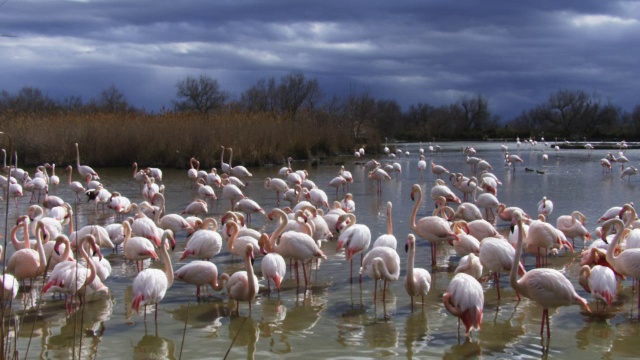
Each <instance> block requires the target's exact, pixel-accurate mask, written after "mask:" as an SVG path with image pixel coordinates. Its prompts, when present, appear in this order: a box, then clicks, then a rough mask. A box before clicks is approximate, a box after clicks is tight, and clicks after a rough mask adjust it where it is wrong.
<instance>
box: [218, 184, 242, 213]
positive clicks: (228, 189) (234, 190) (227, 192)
mask: <svg viewBox="0 0 640 360" xmlns="http://www.w3.org/2000/svg"><path fill="white" fill-rule="evenodd" d="M222 198H223V199H225V200H229V203H230V204H231V211H233V205H234V203H235V202H236V201H238V200H240V199H244V198H245V196H244V194H243V193H242V190H240V188H239V187H237V186H236V185H234V184H229V183H228V184H225V185H224V186H223V187H222Z"/></svg>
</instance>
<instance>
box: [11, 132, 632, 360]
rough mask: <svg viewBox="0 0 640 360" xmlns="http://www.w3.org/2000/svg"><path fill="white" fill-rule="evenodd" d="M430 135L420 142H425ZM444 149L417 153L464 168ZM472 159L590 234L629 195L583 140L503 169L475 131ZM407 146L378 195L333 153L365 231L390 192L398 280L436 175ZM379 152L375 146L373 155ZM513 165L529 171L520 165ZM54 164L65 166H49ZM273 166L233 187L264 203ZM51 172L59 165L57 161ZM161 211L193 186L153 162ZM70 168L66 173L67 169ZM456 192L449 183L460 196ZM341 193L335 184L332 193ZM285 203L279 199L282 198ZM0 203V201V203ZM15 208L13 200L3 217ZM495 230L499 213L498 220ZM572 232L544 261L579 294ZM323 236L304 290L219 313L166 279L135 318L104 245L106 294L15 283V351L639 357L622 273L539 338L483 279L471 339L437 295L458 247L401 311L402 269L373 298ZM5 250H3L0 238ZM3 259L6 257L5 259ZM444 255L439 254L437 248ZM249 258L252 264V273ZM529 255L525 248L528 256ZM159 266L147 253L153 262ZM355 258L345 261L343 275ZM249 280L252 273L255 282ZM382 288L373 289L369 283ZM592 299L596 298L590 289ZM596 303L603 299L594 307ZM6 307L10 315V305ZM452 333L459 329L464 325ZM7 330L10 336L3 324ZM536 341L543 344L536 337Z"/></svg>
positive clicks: (357, 165)
mask: <svg viewBox="0 0 640 360" xmlns="http://www.w3.org/2000/svg"><path fill="white" fill-rule="evenodd" d="M427 145H428V144H425V148H426V147H427ZM439 145H441V146H442V147H443V150H444V151H443V152H440V153H437V154H435V153H433V154H432V153H428V151H427V154H426V155H427V160H428V161H429V160H433V161H434V162H436V163H437V164H441V165H444V166H445V167H447V168H449V169H450V170H451V171H454V172H463V173H465V174H467V175H469V174H470V167H469V165H467V164H465V159H466V158H465V156H464V155H463V154H462V152H461V147H463V146H465V145H467V144H463V143H444V144H439ZM470 145H473V146H474V147H475V148H476V150H477V151H478V153H477V155H476V156H478V157H481V158H484V159H486V160H488V161H489V162H490V163H491V164H492V165H493V167H494V171H493V172H494V173H495V174H496V175H497V176H498V177H499V178H500V179H501V181H502V182H503V184H504V185H503V186H501V187H500V188H499V190H498V197H499V199H500V200H501V201H502V202H504V203H506V204H507V205H509V206H519V207H521V208H523V209H524V210H525V211H527V212H528V213H530V214H535V213H536V212H537V202H538V201H539V200H540V199H541V198H542V196H547V197H548V198H550V199H552V200H553V202H554V204H555V207H554V211H553V214H552V215H551V217H550V222H551V223H552V224H555V219H556V218H557V217H558V216H559V215H563V214H570V213H571V212H572V211H573V210H580V211H581V212H582V213H584V214H585V215H586V216H587V224H586V226H587V227H588V228H589V229H590V231H591V232H592V234H594V230H595V227H596V221H597V219H598V218H599V217H600V215H601V214H602V213H603V212H604V211H605V210H606V209H608V208H609V207H611V206H621V205H622V204H624V203H626V202H629V201H633V200H635V198H636V196H635V195H636V192H637V190H638V184H640V179H638V178H637V177H632V178H631V181H630V182H623V181H621V180H620V176H619V172H620V166H619V165H616V166H614V171H613V174H612V175H603V174H602V168H601V167H600V164H599V159H600V158H602V157H603V156H604V155H605V154H606V152H607V151H604V150H599V151H594V152H593V154H592V155H591V156H590V157H589V156H588V153H587V151H586V150H571V151H570V150H561V151H559V152H558V153H556V152H555V151H553V150H549V149H548V150H547V152H548V155H549V160H548V161H547V162H546V163H543V161H542V157H541V154H542V152H541V151H540V150H541V149H542V148H543V145H538V146H537V148H538V150H531V149H530V148H529V147H527V146H525V145H522V146H521V147H520V148H519V149H518V148H517V147H516V144H514V143H510V144H508V145H509V147H510V149H511V151H512V152H513V153H517V154H518V155H520V156H521V157H522V158H523V159H524V161H525V162H524V164H519V166H518V168H517V170H516V172H515V173H510V172H508V171H507V170H506V169H505V168H504V166H503V160H502V152H501V151H500V144H499V143H474V144H470ZM400 148H401V149H402V150H403V151H407V150H408V151H410V152H411V155H410V156H408V157H407V156H401V157H398V158H396V159H394V161H396V162H398V163H400V164H401V165H402V169H403V172H402V174H401V175H400V176H399V179H398V180H396V179H393V180H391V181H386V182H384V183H383V185H382V195H380V196H378V195H376V186H375V183H373V182H371V181H369V180H368V179H367V178H366V175H365V171H364V166H363V165H362V164H363V162H364V161H366V160H368V159H369V158H367V157H365V158H363V159H355V158H353V157H351V156H345V157H342V158H339V159H336V163H338V162H343V163H344V165H345V167H346V169H347V170H349V171H351V172H352V174H353V175H354V178H355V179H354V183H353V184H351V186H350V192H351V193H353V195H354V199H355V201H356V206H357V210H356V212H355V213H356V215H357V217H358V222H359V223H362V224H366V225H367V226H369V227H370V229H371V233H372V238H373V239H372V241H373V240H375V238H377V237H378V236H379V235H381V234H383V233H386V220H385V203H386V202H387V201H391V202H392V203H393V226H394V233H395V236H396V237H397V239H398V243H399V246H398V252H399V255H400V259H401V266H402V269H403V270H402V272H401V280H402V278H403V277H404V272H405V271H404V268H405V266H406V257H407V255H406V253H405V252H404V251H403V246H402V245H403V244H404V241H405V239H406V236H407V234H409V232H410V229H409V215H410V212H411V209H412V207H413V202H412V201H411V199H410V196H409V195H410V191H411V185H412V184H414V183H418V184H420V185H421V186H422V187H423V189H424V191H425V195H426V196H425V198H426V199H425V200H424V201H423V203H422V204H421V207H420V210H419V213H418V215H419V216H425V215H430V213H431V211H432V209H433V203H432V201H431V200H430V199H428V191H429V189H430V187H431V186H432V185H433V183H434V180H435V175H433V174H431V173H430V172H429V171H427V173H426V175H425V178H424V179H421V177H420V173H419V172H418V170H417V161H418V144H408V145H406V146H405V145H402V146H401V147H400ZM626 155H627V157H628V158H629V159H630V160H631V164H634V163H635V162H636V161H637V159H638V158H639V157H640V151H639V150H628V151H626ZM379 160H380V161H381V162H383V163H384V162H385V161H386V160H387V158H381V159H379ZM292 166H293V167H294V168H295V169H307V170H308V172H309V175H310V178H311V179H312V180H313V181H314V182H315V183H316V184H317V185H318V186H319V187H321V188H322V189H324V190H325V191H326V192H327V194H328V195H329V199H330V200H334V199H335V198H336V194H335V190H334V189H333V188H331V187H329V185H328V183H329V181H330V180H331V179H332V178H333V177H334V176H336V175H337V174H338V170H339V168H340V166H339V165H322V166H311V165H310V164H309V163H306V162H294V163H293V164H292ZM524 167H528V168H530V169H537V170H540V172H544V173H543V174H542V173H539V172H536V171H525V170H524ZM58 168H64V167H63V166H60V164H58ZM279 168H280V166H279V165H278V166H273V167H263V168H260V169H256V168H252V169H250V171H251V172H253V175H254V176H253V180H251V181H250V184H249V186H247V187H246V188H245V190H244V192H245V194H246V195H247V196H249V197H251V198H252V199H254V200H256V201H257V202H258V203H260V204H261V205H262V206H263V207H264V208H265V209H267V210H269V209H271V208H272V207H274V206H276V198H275V193H274V192H267V191H266V190H265V189H264V186H263V180H264V178H265V177H267V176H270V177H274V176H276V175H277V172H278V170H279ZM59 171H60V170H59ZM98 171H99V173H100V174H101V179H102V182H103V183H104V185H105V187H106V188H108V189H109V190H111V191H119V192H120V193H122V194H123V195H125V196H128V197H129V198H130V199H131V200H132V201H142V196H141V195H140V192H139V188H138V184H137V183H135V182H134V180H133V179H132V177H131V174H132V171H131V170H129V169H98ZM163 171H164V182H163V183H164V184H165V186H166V190H165V194H166V198H167V211H168V212H174V213H179V212H180V211H181V210H182V209H184V208H185V206H186V205H187V204H188V203H189V202H191V200H192V199H193V198H194V197H195V196H196V195H197V194H196V192H195V191H193V190H192V189H191V187H190V181H189V180H188V178H187V174H186V173H187V171H186V170H172V169H163ZM58 175H59V176H60V177H61V179H62V180H63V181H61V185H60V186H59V188H58V189H55V190H52V193H56V194H57V195H59V196H61V197H62V198H64V199H65V200H67V201H69V202H73V201H74V195H73V194H72V193H71V192H70V191H69V190H68V188H67V186H66V179H67V177H66V176H64V175H65V174H63V173H58ZM74 177H75V179H76V180H77V178H78V176H77V174H75V173H74ZM459 195H460V194H459ZM339 196H340V197H341V196H342V192H340V193H339ZM285 204H286V203H283V204H282V205H285ZM28 205H29V204H28V199H27V198H26V197H25V198H24V199H21V200H20V202H19V208H20V213H24V212H25V211H26V209H27V207H28ZM5 206H6V205H4V204H3V205H1V206H0V210H2V213H4V209H5ZM228 208H229V204H228V202H227V201H223V200H219V201H218V202H217V203H216V205H215V206H214V207H213V208H210V212H211V213H212V216H214V217H216V218H219V217H220V216H221V214H223V213H224V212H225V211H226V210H228ZM76 213H77V214H78V221H79V224H78V225H80V226H82V225H85V224H89V223H97V224H102V225H105V224H108V223H111V222H113V221H114V217H113V216H110V215H109V214H107V215H102V214H101V215H98V216H95V215H94V214H93V206H92V205H91V204H86V203H82V204H79V205H78V207H77V209H76ZM15 218H16V212H15V208H14V207H13V205H12V204H11V206H10V214H9V224H13V223H14V221H15ZM252 226H253V227H256V228H261V227H266V230H267V231H268V232H271V231H272V230H273V229H274V226H273V225H270V224H267V223H266V221H265V218H264V217H261V216H255V217H254V221H253V224H252ZM498 226H499V228H500V229H501V230H503V231H505V230H506V226H507V225H506V224H505V223H500V222H499V223H498ZM185 236H186V235H185V234H178V236H177V240H178V246H177V248H176V249H175V251H174V252H173V253H171V254H170V255H171V259H172V262H173V267H174V269H177V268H179V267H181V266H183V265H184V264H186V262H184V261H178V259H179V257H180V255H181V253H182V250H183V249H184V246H185ZM582 246H583V244H582V242H581V241H576V253H575V254H572V253H567V254H562V255H561V256H559V257H556V258H552V259H551V260H550V266H551V267H553V268H556V269H561V270H564V271H565V273H566V275H567V277H568V278H569V279H571V281H572V283H573V284H574V286H575V287H576V290H577V291H578V293H579V294H580V295H582V296H583V297H586V298H588V299H590V296H589V295H588V294H586V293H585V291H584V290H583V289H582V287H580V286H579V285H578V283H577V277H578V267H579V266H578V262H579V261H576V259H575V258H576V256H577V254H578V251H579V250H580V249H581V248H582ZM335 248H336V244H335V242H328V243H325V244H323V250H324V251H325V253H326V254H327V256H328V259H327V260H326V261H323V262H322V263H321V264H320V266H319V269H318V270H317V271H316V270H314V272H313V275H312V276H313V285H312V286H310V287H309V288H308V289H306V290H305V289H304V288H303V287H297V286H296V281H295V277H289V276H290V273H289V274H288V275H287V280H286V281H284V282H283V284H282V286H283V288H282V291H281V292H280V294H279V295H278V294H277V293H271V294H269V293H267V292H266V291H261V292H260V293H259V295H258V296H257V298H256V300H255V301H254V303H253V304H252V312H251V314H249V309H248V306H247V304H246V303H244V304H241V305H240V316H237V315H231V309H232V308H233V307H234V305H233V303H232V302H229V301H227V296H226V294H225V292H224V291H223V292H220V293H216V292H213V291H212V290H211V289H209V291H208V296H206V297H205V298H204V299H201V300H200V301H196V297H195V287H193V286H191V285H187V284H185V283H183V282H180V281H176V282H174V284H173V286H172V287H171V288H170V289H169V290H168V292H167V294H166V296H165V298H164V300H163V301H162V303H161V304H160V306H159V310H158V312H159V313H158V321H157V323H156V322H155V321H154V315H155V312H154V311H152V309H151V308H149V309H148V311H149V313H148V314H147V320H146V322H145V321H144V318H143V315H142V314H139V315H138V314H135V313H134V314H132V313H131V311H130V309H129V308H130V304H131V300H132V290H131V284H132V281H133V278H134V277H135V275H136V269H135V265H134V264H133V263H128V262H127V261H125V260H124V259H123V256H122V255H121V254H110V253H109V251H108V250H106V249H103V253H104V254H105V255H106V256H107V258H108V259H109V260H110V261H111V263H112V267H113V272H112V274H111V277H110V278H109V279H108V280H107V281H106V282H105V283H106V285H107V286H108V287H109V289H110V292H111V296H110V298H108V299H107V298H105V299H103V300H98V301H93V302H91V303H89V304H86V306H84V308H82V309H81V310H80V311H78V312H76V313H73V314H71V315H68V314H66V313H65V311H64V303H63V300H59V299H57V298H53V297H52V296H50V295H46V296H44V297H42V299H40V294H39V287H36V289H34V290H33V291H32V292H31V293H28V294H23V293H22V292H21V293H20V294H19V295H18V300H17V301H16V303H15V304H14V306H13V309H14V311H13V312H12V314H14V316H15V319H17V320H16V321H18V322H21V325H20V326H19V331H18V333H17V350H18V352H19V356H20V357H21V358H24V357H27V358H34V357H42V358H70V357H71V356H72V354H73V352H74V349H75V353H76V356H78V355H77V354H78V352H79V351H80V348H81V351H82V358H100V359H105V358H118V359H120V358H141V359H146V358H180V357H182V358H184V359H193V358H212V357H213V358H222V357H224V356H225V355H228V357H229V358H266V357H275V356H281V357H286V358H311V357H313V358H374V357H375V358H379V357H387V358H432V357H433V358H461V357H475V356H480V355H481V356H483V357H486V358H504V357H514V356H517V357H520V358H539V357H546V356H549V357H558V358H579V357H580V358H585V359H586V358H602V357H604V358H618V357H626V356H629V357H631V356H637V349H638V346H637V339H638V335H640V334H639V333H640V324H639V323H638V311H637V309H636V307H635V304H636V299H637V298H636V295H635V294H634V293H632V291H631V281H630V280H626V281H624V282H622V287H621V289H620V292H619V296H618V299H617V301H616V302H615V304H614V305H613V306H612V307H610V308H609V309H607V310H605V311H600V312H599V313H593V314H587V313H585V312H584V311H583V310H582V309H581V308H579V307H578V306H571V307H563V308H559V309H555V310H551V311H550V313H551V332H552V337H551V340H550V342H549V343H548V344H547V343H546V341H545V342H544V343H543V342H541V339H540V337H539V335H538V333H539V329H540V320H541V314H542V309H541V308H540V307H539V306H538V305H536V304H535V303H533V302H531V301H529V300H527V299H524V300H523V301H521V302H517V301H516V296H515V293H514V292H513V291H512V290H511V288H510V287H509V285H508V279H507V276H503V277H502V280H501V285H502V287H503V297H502V299H501V300H498V299H497V294H496V291H495V288H494V287H493V284H492V283H491V282H488V283H485V284H483V286H484V288H485V306H484V320H483V323H482V329H481V330H480V331H478V332H475V333H472V336H471V338H470V339H465V338H464V335H462V337H461V338H460V337H458V332H457V318H455V317H453V316H451V315H450V314H448V312H447V311H446V310H445V308H444V306H443V305H442V295H443V293H444V292H445V289H446V287H447V285H448V283H449V281H450V279H451V277H452V269H453V268H454V267H455V266H456V264H457V262H458V258H457V257H456V256H455V253H454V252H453V250H452V248H451V247H449V246H447V247H442V249H439V254H438V257H439V259H440V260H439V270H438V271H435V272H432V278H433V280H432V287H431V292H430V293H429V295H428V297H427V298H426V299H425V303H424V304H420V301H419V300H418V301H417V303H416V304H417V306H416V309H415V310H414V311H413V312H412V311H411V308H410V300H409V297H408V296H407V294H406V292H405V290H404V287H403V285H402V281H401V280H400V281H397V282H395V283H392V284H390V286H389V288H388V290H387V293H386V301H385V302H384V303H383V302H382V301H381V296H380V295H381V293H379V294H378V302H377V303H376V304H374V302H373V288H374V287H373V285H374V284H373V281H372V280H371V279H369V278H367V277H366V276H365V277H364V279H363V282H362V284H361V285H360V284H359V283H358V281H357V277H356V278H355V279H356V281H355V282H354V283H353V284H351V283H350V277H349V264H348V263H347V262H346V261H345V257H344V254H343V253H336V251H335ZM7 251H8V252H9V253H8V254H7V255H8V256H10V255H11V253H12V252H13V249H12V246H11V245H9V247H8V250H7ZM7 258H8V257H7ZM442 259H446V260H442ZM212 261H213V262H214V263H215V264H216V265H217V266H218V270H219V271H221V272H222V271H224V272H228V273H231V272H234V271H237V270H240V269H242V267H243V263H242V261H241V260H240V259H238V258H232V257H231V256H230V255H229V253H228V252H226V249H223V252H222V253H220V254H219V255H217V256H216V257H214V258H213V259H212ZM259 263H260V260H257V261H256V263H255V265H254V269H255V271H256V273H257V274H258V275H259V272H260V265H259ZM430 263H431V261H430V249H429V245H428V243H427V242H426V241H425V240H421V239H418V247H417V255H416V266H419V267H425V268H427V269H429V270H431V269H430ZM532 265H533V260H532V259H531V257H528V258H527V261H526V267H527V268H528V269H529V268H531V267H532ZM151 266H153V267H161V264H159V263H153V264H151ZM356 273H357V269H354V276H357V275H356ZM265 284H266V283H265V282H264V280H261V285H265ZM379 291H380V289H379ZM590 305H591V306H592V308H593V309H595V303H594V302H593V301H592V300H591V299H590ZM601 308H602V307H601ZM11 319H13V317H11ZM463 333H464V331H463ZM10 335H11V337H12V340H11V341H12V342H13V336H14V334H13V333H11V334H10ZM547 346H548V347H547Z"/></svg>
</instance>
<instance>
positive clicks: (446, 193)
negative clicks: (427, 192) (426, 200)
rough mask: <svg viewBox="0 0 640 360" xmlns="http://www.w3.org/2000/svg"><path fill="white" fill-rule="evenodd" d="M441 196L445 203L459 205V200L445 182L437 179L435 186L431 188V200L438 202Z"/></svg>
mask: <svg viewBox="0 0 640 360" xmlns="http://www.w3.org/2000/svg"><path fill="white" fill-rule="evenodd" d="M440 196H442V197H444V198H445V199H446V200H447V202H452V203H457V204H460V203H461V202H462V201H460V198H459V197H457V196H456V194H454V193H453V191H451V189H449V187H448V186H447V185H445V182H444V181H443V180H442V179H437V180H436V182H435V185H434V186H433V187H432V188H431V199H433V200H434V201H436V200H438V198H439V197H440Z"/></svg>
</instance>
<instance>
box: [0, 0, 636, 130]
mask: <svg viewBox="0 0 640 360" xmlns="http://www.w3.org/2000/svg"><path fill="white" fill-rule="evenodd" d="M639 18H640V3H639V2H638V1H602V0H597V1H594V0H577V1H556V0H536V1H491V0H487V1H480V0H476V1H468V0H453V1H452V0H449V1H447V0H440V1H429V0H415V1H400V0H399V1H389V0H382V1H378V0H366V1H351V0H323V1H316V2H311V1H302V0H299V1H298V0H291V1H284V0H280V1H269V0H228V1H213V0H173V1H165V0H153V1H151V0H126V1H123V0H118V1H106V0H103V1H54V0H47V1H38V0H7V1H6V2H5V3H4V4H3V5H2V6H0V35H1V36H0V65H1V66H2V67H1V68H2V76H1V77H0V79H1V80H0V89H2V90H7V91H9V92H10V93H16V92H17V91H18V90H19V89H20V88H22V87H24V86H32V87H37V88H39V89H40V90H42V91H43V92H44V93H45V94H46V95H48V96H50V97H52V98H54V99H60V100H61V99H63V98H64V97H66V96H70V95H74V96H81V97H82V99H83V101H85V102H86V101H88V100H89V99H91V98H96V97H98V96H99V94H100V93H101V92H102V90H104V89H106V88H108V87H109V86H111V85H115V86H116V87H117V88H118V89H120V90H121V91H122V92H123V93H124V94H125V96H126V98H127V101H129V103H130V104H132V105H134V106H136V107H139V108H145V109H147V110H158V109H160V108H161V107H162V106H163V105H165V106H168V107H170V106H171V100H173V99H175V98H176V97H175V93H176V83H177V82H178V81H180V80H182V79H184V78H186V77H187V76H199V75H201V74H204V75H207V76H210V77H212V78H214V79H217V80H218V82H219V84H220V86H221V88H222V90H224V91H227V92H229V93H230V95H231V97H232V99H237V98H239V96H240V94H241V93H242V92H243V91H245V90H246V89H247V88H248V87H250V86H252V85H254V84H255V83H256V82H257V81H258V80H259V79H268V78H272V77H274V78H276V79H278V80H279V79H280V77H281V76H282V75H286V74H289V73H291V72H301V73H303V74H304V75H305V77H307V78H308V79H317V80H318V82H319V83H320V87H321V89H322V90H323V92H324V94H325V95H326V96H327V98H328V97H331V96H333V95H338V96H344V95H345V94H347V93H349V92H354V91H356V92H361V91H365V90H366V91H368V92H369V93H371V94H372V95H373V96H375V97H376V98H379V99H395V100H396V101H398V103H399V104H400V105H401V106H402V107H403V109H405V110H406V109H407V108H408V107H409V106H410V105H412V104H417V103H428V104H432V105H442V104H449V103H453V102H456V101H458V100H459V99H460V98H461V97H463V96H476V95H478V94H482V95H483V96H484V97H486V98H487V99H488V100H489V105H490V110H491V111H492V112H493V113H494V114H497V115H499V116H500V117H501V118H502V119H503V120H509V119H511V118H513V117H514V116H516V115H518V114H519V113H520V112H521V111H523V110H527V109H529V108H531V107H533V106H535V105H537V104H540V103H543V102H546V100H547V99H548V97H549V95H551V94H552V93H554V92H556V91H558V90H563V89H568V90H584V91H586V92H588V93H595V94H598V95H599V96H600V97H601V98H602V100H603V101H611V102H612V103H614V104H615V105H618V106H621V107H622V108H623V109H624V110H627V111H632V110H633V107H634V106H635V105H637V104H640V101H639V100H638V99H640V97H639V96H638V94H640V76H639V75H640V23H639Z"/></svg>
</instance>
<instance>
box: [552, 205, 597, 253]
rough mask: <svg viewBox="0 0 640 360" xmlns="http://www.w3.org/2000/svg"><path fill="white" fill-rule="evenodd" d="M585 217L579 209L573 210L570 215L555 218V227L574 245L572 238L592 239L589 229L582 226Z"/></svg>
mask: <svg viewBox="0 0 640 360" xmlns="http://www.w3.org/2000/svg"><path fill="white" fill-rule="evenodd" d="M585 221H586V217H585V216H584V215H583V214H582V213H581V212H580V211H574V212H572V213H571V215H562V216H559V217H558V219H557V220H556V229H558V230H560V231H562V233H563V234H564V235H565V236H566V237H568V238H570V239H571V243H572V245H573V246H574V247H575V241H574V238H576V237H579V238H581V239H582V240H583V241H586V239H589V240H592V238H591V234H589V230H587V228H585V227H584V222H585Z"/></svg>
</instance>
